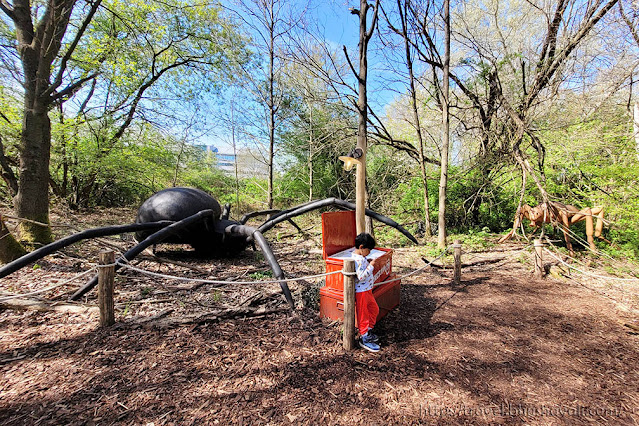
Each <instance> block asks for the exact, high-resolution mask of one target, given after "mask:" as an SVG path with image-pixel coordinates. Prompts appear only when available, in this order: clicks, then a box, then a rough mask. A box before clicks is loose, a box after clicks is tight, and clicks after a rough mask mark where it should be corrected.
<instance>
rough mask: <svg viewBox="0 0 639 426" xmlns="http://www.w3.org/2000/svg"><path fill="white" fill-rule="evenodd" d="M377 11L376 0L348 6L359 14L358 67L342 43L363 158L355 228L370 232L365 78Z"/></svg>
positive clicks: (358, 183)
mask: <svg viewBox="0 0 639 426" xmlns="http://www.w3.org/2000/svg"><path fill="white" fill-rule="evenodd" d="M370 9H372V10H373V18H372V20H371V24H370V27H369V26H368V24H367V15H368V11H369V10H370ZM378 10H379V0H377V1H376V2H375V5H374V6H371V5H369V4H368V2H367V1H366V0H360V5H359V10H358V9H351V13H352V14H354V15H358V16H359V45H358V47H359V70H358V71H356V70H355V67H354V66H353V63H352V61H351V60H350V58H349V57H348V51H347V50H346V46H344V54H345V55H346V58H347V59H348V63H349V65H350V67H351V70H352V71H353V74H355V75H356V76H357V81H358V88H359V90H358V94H359V97H358V102H357V111H358V120H357V147H358V148H360V149H361V150H362V157H361V159H360V161H361V162H362V166H358V167H357V175H356V178H355V179H356V182H355V185H356V187H357V191H358V193H357V197H356V207H357V212H358V215H357V216H356V223H355V225H356V228H357V233H358V234H359V233H361V232H364V231H367V232H368V233H370V234H372V233H373V227H372V223H371V222H369V221H367V220H366V215H365V210H366V204H367V200H366V198H367V197H366V150H367V147H368V134H367V125H368V117H367V115H368V108H369V105H368V95H367V92H366V79H367V76H368V56H367V55H368V42H369V41H370V39H371V37H372V36H373V32H374V31H375V26H376V25H377V17H378Z"/></svg>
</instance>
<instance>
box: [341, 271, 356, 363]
mask: <svg viewBox="0 0 639 426" xmlns="http://www.w3.org/2000/svg"><path fill="white" fill-rule="evenodd" d="M342 272H343V275H344V331H343V345H344V349H346V350H347V351H352V350H353V349H355V278H356V276H355V261H354V260H353V259H345V260H344V269H342Z"/></svg>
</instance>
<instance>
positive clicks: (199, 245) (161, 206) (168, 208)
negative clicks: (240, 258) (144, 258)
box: [135, 187, 248, 257]
mask: <svg viewBox="0 0 639 426" xmlns="http://www.w3.org/2000/svg"><path fill="white" fill-rule="evenodd" d="M203 210H211V211H212V214H211V215H210V216H207V217H204V218H203V219H202V220H200V221H198V222H195V223H193V224H191V225H189V226H187V227H186V228H184V229H181V230H180V232H178V233H175V234H173V235H170V236H168V237H167V238H165V239H164V240H162V242H163V243H173V244H189V245H191V246H192V247H193V248H194V249H195V251H196V252H198V253H199V254H202V255H208V256H213V257H221V256H231V255H234V254H237V253H238V252H240V251H242V250H244V249H245V248H246V247H247V245H248V242H247V239H246V236H242V235H240V236H234V235H233V234H231V233H229V232H225V231H226V229H227V228H228V227H229V226H232V225H239V224H240V223H239V222H235V221H231V220H228V219H223V218H222V217H221V216H222V208H221V207H220V203H218V201H217V200H216V199H215V198H213V197H212V196H211V195H209V194H207V193H206V192H204V191H202V190H199V189H195V188H183V187H177V188H167V189H164V190H162V191H159V192H156V193H155V194H153V195H152V196H151V197H149V198H148V199H147V200H146V201H145V202H144V203H142V205H141V206H140V208H139V209H138V213H137V217H136V219H135V221H136V223H148V222H158V221H163V220H170V221H172V222H179V221H181V220H183V219H186V218H188V217H189V216H192V215H194V214H196V213H198V212H201V211H203ZM153 233H154V231H152V230H144V231H139V232H137V233H136V234H135V235H136V238H137V240H138V241H143V240H144V239H145V238H147V237H148V236H150V235H151V234H153Z"/></svg>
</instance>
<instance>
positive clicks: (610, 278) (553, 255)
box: [544, 249, 639, 281]
mask: <svg viewBox="0 0 639 426" xmlns="http://www.w3.org/2000/svg"><path fill="white" fill-rule="evenodd" d="M544 250H546V251H547V252H548V253H549V254H550V255H551V256H552V257H554V258H555V259H557V260H558V261H559V262H561V263H563V264H564V265H566V266H567V267H568V268H570V269H574V270H575V271H577V272H580V273H582V274H584V275H587V276H589V277H593V278H604V279H609V280H619V281H639V278H620V277H608V276H605V275H598V274H591V273H588V272H587V271H583V270H581V269H579V268H575V267H574V266H572V265H571V264H569V263H566V262H565V261H564V260H563V259H561V258H560V257H557V256H555V254H554V253H553V252H551V251H550V250H548V249H544Z"/></svg>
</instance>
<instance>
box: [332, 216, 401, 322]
mask: <svg viewBox="0 0 639 426" xmlns="http://www.w3.org/2000/svg"><path fill="white" fill-rule="evenodd" d="M355 233H356V227H355V212H354V211H342V212H328V213H323V214H322V256H323V258H324V260H325V261H326V272H334V271H341V270H342V269H343V266H344V258H348V257H349V254H350V253H349V251H352V250H353V249H354V245H355V237H356V235H355ZM369 257H378V258H379V259H380V261H379V262H376V263H377V265H376V266H375V268H374V269H373V276H374V278H375V279H374V282H375V283H380V282H383V281H389V280H392V281H390V282H388V283H385V284H382V285H379V286H376V287H374V288H373V296H374V297H375V299H376V300H377V304H378V305H379V315H378V319H380V318H382V317H384V316H385V315H386V314H387V313H388V312H389V311H390V310H391V309H393V308H394V307H396V306H397V305H398V304H399V293H400V280H399V279H394V277H395V276H394V275H391V274H392V264H393V250H392V249H387V248H381V247H376V248H375V250H374V251H372V252H371V255H369ZM320 316H321V317H322V318H331V319H340V320H341V319H343V318H344V276H343V275H342V274H333V275H329V276H327V277H326V285H325V286H324V287H322V288H321V289H320Z"/></svg>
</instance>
